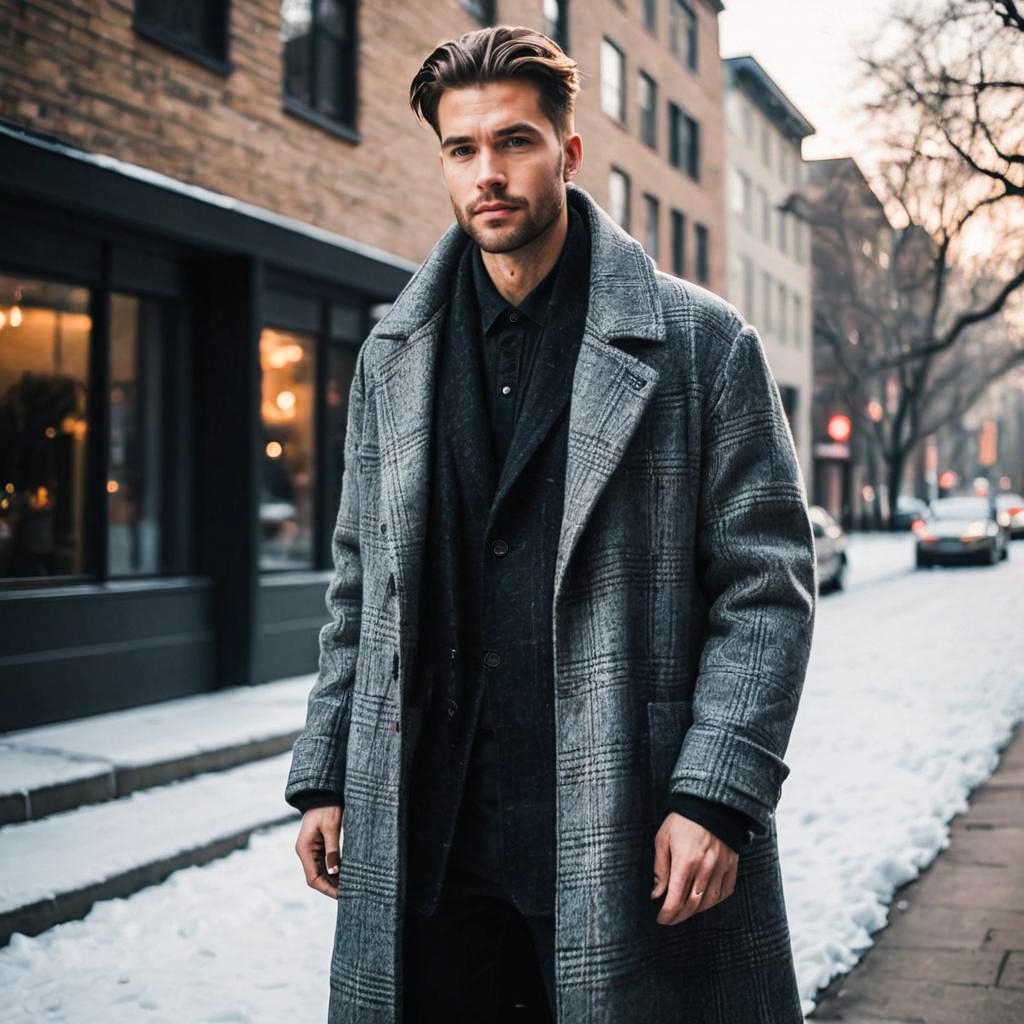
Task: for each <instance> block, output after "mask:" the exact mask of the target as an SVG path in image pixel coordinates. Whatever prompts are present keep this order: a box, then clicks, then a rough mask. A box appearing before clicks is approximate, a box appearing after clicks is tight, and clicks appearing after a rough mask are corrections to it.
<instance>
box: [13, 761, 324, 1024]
mask: <svg viewBox="0 0 1024 1024" xmlns="http://www.w3.org/2000/svg"><path fill="white" fill-rule="evenodd" d="M279 790H280V792H284V784H283V780H282V782H281V786H280V787H279ZM297 834H298V817H296V819H295V825H287V826H280V827H278V828H274V829H270V830H268V831H266V832H257V833H255V834H254V835H253V837H252V840H251V842H250V845H249V847H248V849H245V850H238V851H236V852H235V853H232V854H230V855H229V856H227V857H225V858H223V859H222V860H218V861H214V862H213V863H211V864H207V865H204V866H202V867H191V868H185V869H184V870H182V871H178V872H175V873H174V874H173V875H171V876H170V878H168V880H167V881H166V882H164V883H163V884H162V885H157V886H150V887H149V888H148V889H143V890H142V891H141V892H138V893H136V894H135V895H134V896H131V897H129V898H128V899H117V900H106V901H104V902H102V903H98V904H96V906H95V907H94V908H93V910H92V911H91V912H90V914H89V915H88V917H86V918H85V919H84V920H82V921H70V922H68V923H67V924H61V925H57V927H55V928H51V929H50V930H49V931H48V932H45V933H44V934H43V935H40V936H38V937H36V938H27V937H26V936H24V935H15V936H14V937H13V939H12V940H11V943H10V945H9V946H8V947H7V948H5V949H3V950H0V992H2V993H3V996H2V998H0V1021H2V1022H3V1024H45V1022H51V1021H62V1022H67V1024H140V1022H146V1024H255V1022H257V1021H259V1022H262V1024H283V1022H291V1024H307V1022H308V1024H312V1022H316V1021H323V1020H326V1019H327V997H328V989H327V972H328V969H329V967H330V958H331V944H332V941H333V934H334V918H335V913H336V910H337V903H335V901H334V900H333V899H331V897H329V896H323V895H321V894H320V893H318V892H314V891H313V890H312V889H310V888H309V887H308V886H307V885H306V882H305V878H304V877H303V875H302V869H301V866H300V864H299V859H298V857H297V856H296V854H295V838H296V836H297ZM67 854H68V857H69V858H74V850H68V851H67Z"/></svg>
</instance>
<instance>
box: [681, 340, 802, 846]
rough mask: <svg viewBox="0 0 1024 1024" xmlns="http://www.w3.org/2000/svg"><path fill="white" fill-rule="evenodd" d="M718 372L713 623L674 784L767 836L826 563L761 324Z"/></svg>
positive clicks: (709, 566)
mask: <svg viewBox="0 0 1024 1024" xmlns="http://www.w3.org/2000/svg"><path fill="white" fill-rule="evenodd" d="M714 376H715V379H714V382H713V384H712V385H711V387H710V388H709V390H708V397H707V400H706V405H705V409H704V414H703V424H702V429H703V437H702V443H701V483H700V495H699V502H698V510H697V520H698V521H697V534H696V572H697V582H698V585H699V586H700V588H701V592H702V594H703V596H704V600H705V602H706V604H707V609H708V611H707V623H706V629H705V632H704V638H703V645H702V648H701V652H700V663H699V671H698V676H697V681H696V687H695V690H694V695H693V724H692V725H691V726H690V728H689V729H688V730H687V732H686V734H685V737H684V739H683V744H682V747H681V749H680V753H679V756H678V758H677V760H676V764H675V767H674V769H673V772H672V779H671V783H670V786H671V789H672V791H673V793H688V794H691V795H693V796H698V797H701V798H703V799H705V800H715V801H719V802H721V803H723V804H726V805H728V806H730V807H733V808H735V809H736V810H738V811H742V812H744V813H745V814H747V815H749V817H750V818H751V819H752V822H753V831H754V833H755V834H756V835H765V834H767V832H768V831H769V828H770V820H771V816H772V815H773V814H774V811H775V807H776V804H777V803H778V801H779V797H780V791H781V787H782V783H783V781H784V780H785V778H786V776H787V775H788V774H789V766H788V765H787V764H786V763H785V762H784V761H783V755H784V754H785V751H786V747H787V745H788V743H789V736H790V732H791V731H792V727H793V722H794V719H795V717H796V711H797V704H798V702H799V700H800V694H801V691H802V689H803V682H804V675H805V672H806V668H807V662H808V659H809V656H810V649H811V636H812V633H813V628H814V617H815V611H816V605H817V593H818V580H817V563H816V558H815V549H814V538H813V532H812V530H811V524H810V520H809V517H808V513H807V498H806V492H805V487H804V481H803V477H802V475H801V470H800V466H799V462H798V461H797V457H796V451H795V448H794V445H793V436H792V433H791V431H790V428H789V424H788V423H787V421H786V417H785V412H784V410H783V406H782V400H781V397H780V395H779V390H778V386H777V384H776V383H775V379H774V377H773V376H772V374H771V371H770V369H769V367H768V362H767V359H766V357H765V352H764V346H763V343H762V341H761V338H760V336H759V335H758V333H757V331H756V330H755V328H754V327H752V326H751V325H749V324H742V323H740V325H739V330H738V333H736V334H735V335H734V337H733V339H732V341H731V343H730V347H729V349H728V351H727V353H726V355H725V356H724V357H723V358H722V359H721V360H720V363H719V366H718V369H717V371H716V372H715V375H714Z"/></svg>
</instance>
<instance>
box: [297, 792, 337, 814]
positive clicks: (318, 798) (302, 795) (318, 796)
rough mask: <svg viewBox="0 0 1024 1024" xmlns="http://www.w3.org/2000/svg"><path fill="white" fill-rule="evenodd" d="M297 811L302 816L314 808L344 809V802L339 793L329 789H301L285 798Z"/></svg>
mask: <svg viewBox="0 0 1024 1024" xmlns="http://www.w3.org/2000/svg"><path fill="white" fill-rule="evenodd" d="M286 800H287V802H288V803H289V804H291V806H292V807H294V808H295V809H296V810H297V811H301V812H302V813H303V814H305V813H306V811H311V810H313V808H314V807H344V806H345V801H344V800H343V799H342V797H341V794H340V793H335V792H333V791H332V790H329V789H302V790H299V791H298V792H295V793H292V794H291V795H290V796H288V797H287V798H286Z"/></svg>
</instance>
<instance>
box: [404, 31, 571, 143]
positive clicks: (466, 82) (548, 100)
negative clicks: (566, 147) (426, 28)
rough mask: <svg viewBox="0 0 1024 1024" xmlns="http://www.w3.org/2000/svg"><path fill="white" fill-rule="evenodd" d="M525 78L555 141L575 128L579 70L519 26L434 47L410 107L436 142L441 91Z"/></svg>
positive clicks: (467, 35)
mask: <svg viewBox="0 0 1024 1024" xmlns="http://www.w3.org/2000/svg"><path fill="white" fill-rule="evenodd" d="M510 78H527V79H529V80H531V81H532V82H534V83H535V84H536V85H537V87H538V89H539V90H540V103H541V109H542V110H543V111H544V113H545V114H546V115H547V116H548V119H549V120H550V121H551V123H552V124H553V125H554V126H555V132H556V133H557V135H558V139H559V141H560V142H564V141H565V139H566V138H567V137H568V136H569V135H571V134H572V132H573V131H574V130H575V117H576V93H577V92H579V88H580V86H579V71H578V70H577V65H576V61H574V60H573V59H572V58H571V57H569V56H568V55H567V54H566V53H565V51H563V50H562V48H561V47H560V46H559V45H558V44H557V43H556V42H554V41H553V40H551V39H549V38H548V37H547V36H546V35H543V34H542V33H540V32H537V31H535V30H534V29H532V28H525V27H524V26H522V25H494V26H492V27H491V28H481V29H477V30H476V31H475V32H466V33H465V34H464V35H461V36H459V37H458V39H450V40H448V42H446V43H442V44H441V45H440V46H438V47H437V48H436V49H435V50H434V51H433V53H431V54H430V56H429V57H427V59H426V60H425V61H424V62H423V64H422V66H421V67H420V69H419V71H417V72H416V77H415V78H413V80H412V84H411V85H410V87H409V105H410V106H411V107H412V109H413V110H414V111H415V112H416V116H417V117H421V118H424V119H425V120H426V121H428V122H429V123H430V126H431V127H432V128H433V129H434V132H435V133H436V134H437V137H438V139H440V138H441V128H440V125H439V124H438V120H437V108H438V104H439V103H440V102H441V96H442V95H443V94H444V92H445V90H446V89H462V88H468V87H472V86H481V85H489V84H490V83H492V82H499V81H506V80H507V79H510Z"/></svg>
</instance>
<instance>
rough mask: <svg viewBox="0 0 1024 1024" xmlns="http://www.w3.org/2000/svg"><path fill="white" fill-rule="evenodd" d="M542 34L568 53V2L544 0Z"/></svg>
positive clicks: (566, 0) (563, 0)
mask: <svg viewBox="0 0 1024 1024" xmlns="http://www.w3.org/2000/svg"><path fill="white" fill-rule="evenodd" d="M544 34H545V35H546V36H547V37H548V38H549V39H553V40H554V41H555V42H556V43H558V45H559V46H560V47H561V48H562V49H563V50H564V51H565V52H566V53H568V52H569V0H544Z"/></svg>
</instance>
